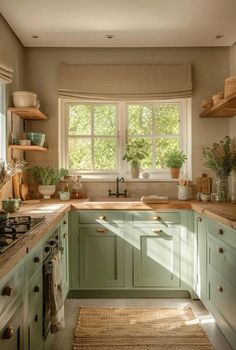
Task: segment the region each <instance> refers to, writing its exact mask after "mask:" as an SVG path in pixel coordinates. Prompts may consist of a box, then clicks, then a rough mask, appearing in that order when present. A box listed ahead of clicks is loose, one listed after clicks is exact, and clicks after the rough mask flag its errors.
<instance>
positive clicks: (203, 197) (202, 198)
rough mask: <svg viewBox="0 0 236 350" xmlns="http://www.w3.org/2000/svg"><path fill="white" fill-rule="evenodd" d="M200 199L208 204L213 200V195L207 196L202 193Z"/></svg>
mask: <svg viewBox="0 0 236 350" xmlns="http://www.w3.org/2000/svg"><path fill="white" fill-rule="evenodd" d="M200 198H201V200H202V201H203V202H208V201H209V200H210V199H211V195H210V194H205V193H201V194H200Z"/></svg>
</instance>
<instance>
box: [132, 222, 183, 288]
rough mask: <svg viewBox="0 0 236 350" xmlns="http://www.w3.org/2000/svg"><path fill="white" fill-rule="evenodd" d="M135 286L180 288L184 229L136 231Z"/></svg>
mask: <svg viewBox="0 0 236 350" xmlns="http://www.w3.org/2000/svg"><path fill="white" fill-rule="evenodd" d="M133 258H134V262H133V265H134V266H133V268H134V286H135V287H163V288H164V287H166V288H168V287H180V229H179V228H163V229H157V228H145V227H142V228H139V229H137V228H136V229H134V230H133Z"/></svg>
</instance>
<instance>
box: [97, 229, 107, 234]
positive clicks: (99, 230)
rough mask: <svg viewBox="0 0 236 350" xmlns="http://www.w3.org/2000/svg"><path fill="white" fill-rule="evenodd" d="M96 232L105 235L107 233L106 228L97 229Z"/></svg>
mask: <svg viewBox="0 0 236 350" xmlns="http://www.w3.org/2000/svg"><path fill="white" fill-rule="evenodd" d="M96 231H97V232H99V233H106V232H107V228H97V229H96Z"/></svg>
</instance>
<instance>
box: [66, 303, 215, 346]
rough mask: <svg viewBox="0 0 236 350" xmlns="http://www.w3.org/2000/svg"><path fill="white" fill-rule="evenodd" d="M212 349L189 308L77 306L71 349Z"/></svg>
mask: <svg viewBox="0 0 236 350" xmlns="http://www.w3.org/2000/svg"><path fill="white" fill-rule="evenodd" d="M85 349H86V350H95V349H98V350H109V349H114V350H135V349H138V350H169V349H171V350H213V346H212V345H211V344H210V342H209V340H208V338H207V336H206V334H205V332H204V330H203V329H202V328H201V326H200V325H199V324H198V323H197V320H196V318H195V317H194V315H193V312H192V310H191V308H185V309H174V308H173V309H170V308H100V307H81V308H80V311H79V321H78V325H77V327H76V330H75V337H74V345H73V350H85Z"/></svg>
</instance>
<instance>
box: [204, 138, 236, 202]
mask: <svg viewBox="0 0 236 350" xmlns="http://www.w3.org/2000/svg"><path fill="white" fill-rule="evenodd" d="M203 158H204V165H205V166H206V167H207V168H209V169H211V170H213V171H214V172H215V174H216V200H217V201H218V202H229V200H230V195H229V175H230V173H231V171H232V170H233V169H234V168H235V167H236V139H235V138H234V139H231V138H230V137H229V136H225V137H224V139H223V140H222V141H220V142H219V143H213V145H212V147H203Z"/></svg>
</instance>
